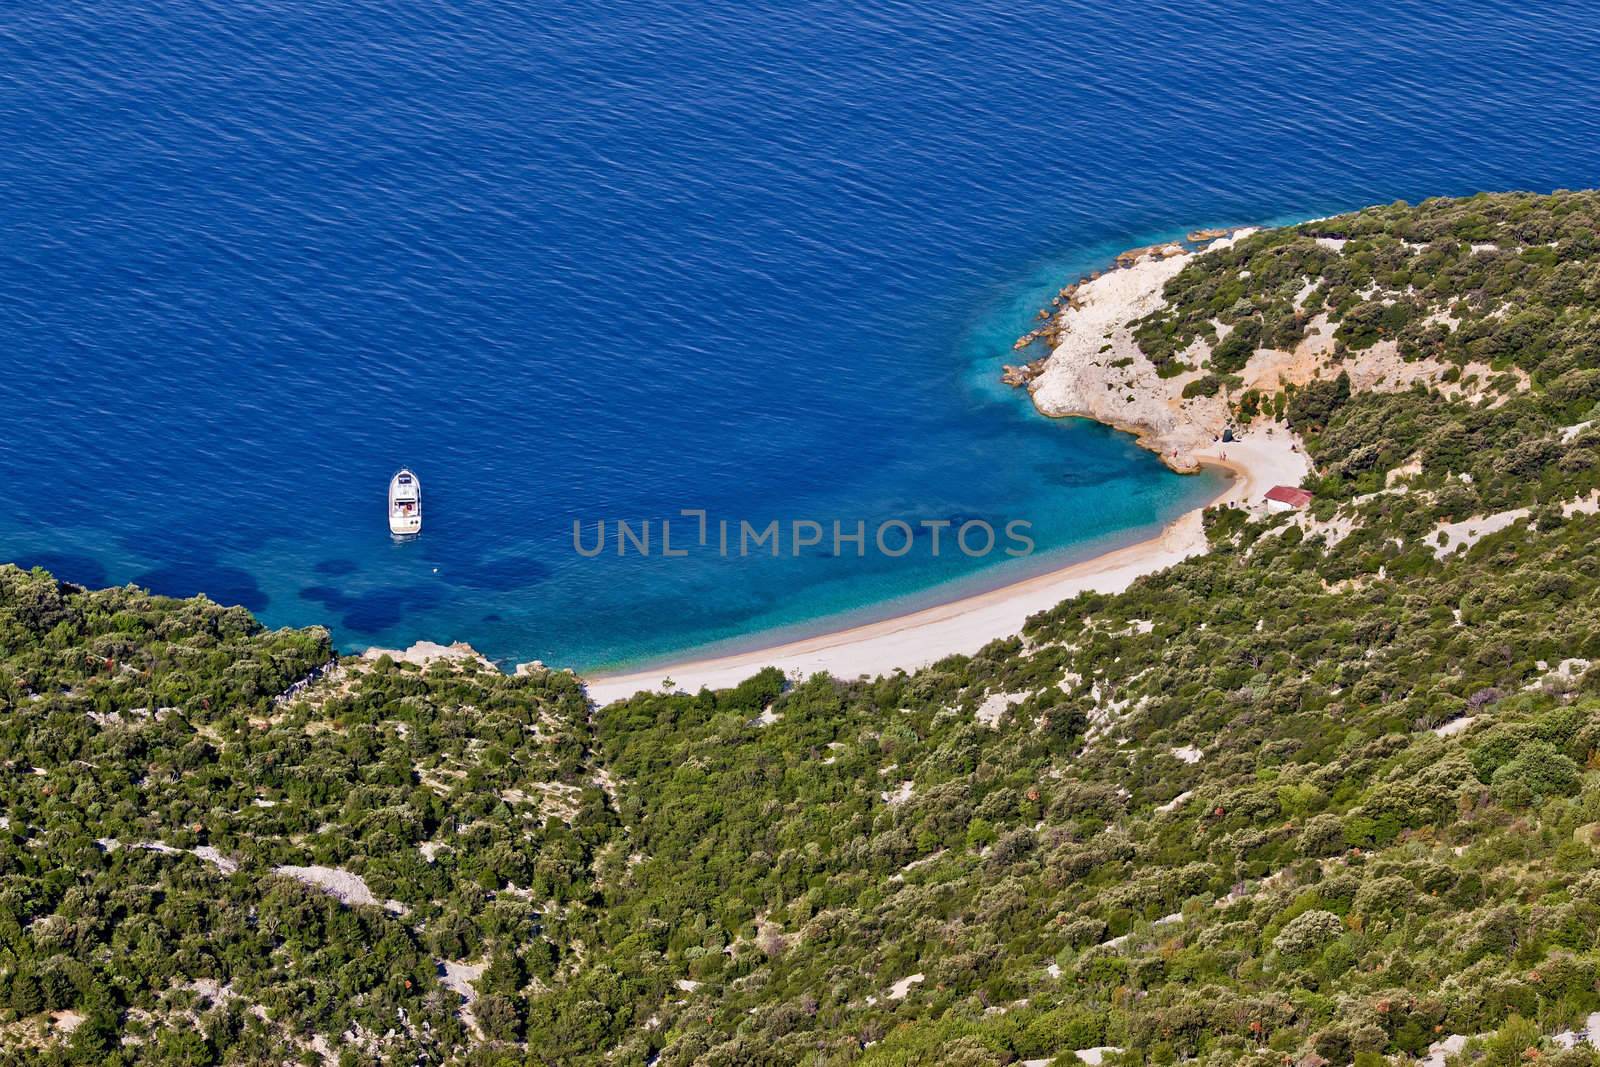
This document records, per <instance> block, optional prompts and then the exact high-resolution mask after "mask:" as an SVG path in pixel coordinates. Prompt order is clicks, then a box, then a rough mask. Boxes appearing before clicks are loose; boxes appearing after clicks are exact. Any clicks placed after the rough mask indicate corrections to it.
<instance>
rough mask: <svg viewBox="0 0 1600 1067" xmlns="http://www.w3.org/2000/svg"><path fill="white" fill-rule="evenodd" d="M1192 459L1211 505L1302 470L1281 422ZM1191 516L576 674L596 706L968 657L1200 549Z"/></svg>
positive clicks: (1290, 480) (1196, 513) (1251, 499)
mask: <svg viewBox="0 0 1600 1067" xmlns="http://www.w3.org/2000/svg"><path fill="white" fill-rule="evenodd" d="M1195 455H1196V458H1198V459H1200V460H1201V461H1202V462H1203V463H1204V464H1206V465H1208V466H1216V467H1223V468H1226V469H1227V470H1229V471H1231V472H1232V473H1233V475H1234V478H1233V481H1232V482H1231V483H1230V484H1229V486H1228V488H1227V489H1225V490H1224V491H1223V492H1222V493H1221V494H1220V495H1219V496H1218V497H1217V498H1216V500H1214V501H1212V503H1213V504H1220V503H1231V504H1239V505H1247V506H1248V505H1256V504H1259V502H1260V501H1261V498H1262V496H1263V494H1265V493H1266V491H1267V490H1268V489H1270V488H1272V487H1273V486H1274V485H1299V484H1300V480H1301V479H1302V478H1303V477H1304V476H1305V474H1306V470H1307V461H1306V457H1305V453H1304V451H1303V450H1301V449H1300V448H1299V447H1298V446H1297V445H1296V443H1295V441H1294V438H1293V437H1292V436H1291V435H1290V434H1289V433H1288V432H1287V431H1286V430H1284V429H1282V428H1281V427H1280V428H1279V429H1278V430H1277V431H1276V432H1273V433H1268V432H1267V431H1265V430H1255V431H1252V432H1250V433H1248V434H1245V435H1244V436H1243V437H1242V438H1241V439H1240V440H1238V441H1232V442H1229V443H1227V444H1218V445H1215V446H1213V447H1211V448H1207V449H1202V450H1197V451H1196V453H1195ZM1200 512H1201V509H1199V508H1196V509H1195V510H1193V511H1189V512H1186V513H1185V514H1184V515H1182V516H1181V517H1179V518H1178V519H1176V520H1174V521H1173V522H1171V523H1169V524H1168V525H1167V526H1166V527H1165V528H1164V529H1163V530H1162V531H1161V533H1159V534H1158V535H1156V536H1155V537H1152V538H1150V539H1149V540H1146V541H1141V542H1139V543H1138V544H1133V545H1128V546H1127V547H1125V548H1119V549H1117V550H1115V551H1113V552H1107V553H1105V554H1104V555H1101V556H1096V557H1094V558H1093V559H1088V560H1083V561H1081V562H1078V563H1074V564H1072V565H1070V566H1067V567H1062V568H1061V569H1059V570H1056V571H1051V572H1049V573H1047V574H1041V575H1037V576H1035V577H1032V578H1028V579H1025V580H1023V581H1020V582H1015V583H1013V584H1011V585H1007V586H1002V587H1001V588H999V589H993V590H990V591H989V592H986V593H978V594H974V595H973V596H968V597H962V598H961V599H959V600H953V601H950V602H949V603H947V604H938V605H935V606H933V607H930V608H923V609H922V610H920V611H915V612H911V613H909V614H906V615H901V616H897V617H895V618H891V619H884V620H882V621H879V622H873V623H866V624H863V625H860V626H853V627H850V628H849V629H845V630H839V631H836V632H834V633H826V634H820V635H818V636H816V637H807V638H802V639H799V640H795V641H787V642H784V643H782V644H778V645H773V646H771V647H769V648H760V649H755V650H753V651H749V652H738V653H733V654H730V655H726V656H717V657H712V658H707V659H691V660H686V661H684V662H681V663H671V664H665V665H662V666H659V667H651V668H648V669H646V670H638V671H631V672H628V673H624V674H610V675H606V674H599V675H594V676H591V677H589V678H587V679H586V685H587V687H588V691H589V697H590V699H591V700H593V701H594V702H595V703H596V704H600V705H604V704H609V703H611V702H612V701H614V700H621V699H623V698H625V697H629V696H632V695H633V694H635V693H637V692H640V691H641V690H659V689H660V688H661V683H662V681H663V680H665V679H667V678H671V679H672V682H673V687H674V688H675V689H681V690H685V691H688V692H695V691H696V690H698V689H699V688H700V687H701V686H709V687H710V688H712V689H722V688H727V687H729V686H733V685H737V684H738V683H739V682H742V681H744V680H745V679H746V678H748V677H750V676H751V675H752V674H755V673H756V672H757V671H760V670H761V669H763V668H765V667H777V668H779V669H781V670H782V671H783V672H784V673H785V674H786V675H788V676H789V677H790V678H791V679H794V680H803V679H805V678H808V677H810V676H811V675H813V674H817V673H819V672H824V671H825V672H827V673H828V674H831V675H833V676H834V677H836V678H857V677H860V676H862V675H867V676H876V675H879V674H885V673H890V672H893V671H895V670H896V669H902V668H903V669H905V670H907V671H911V670H916V669H917V668H919V667H925V666H927V665H929V664H931V663H935V662H937V661H938V660H941V659H943V658H944V657H945V656H949V655H953V654H956V653H963V654H969V655H970V654H971V653H973V652H976V651H977V650H978V649H980V648H982V647H983V646H984V645H986V644H988V643H989V642H990V641H993V640H994V639H995V638H997V637H1007V636H1010V635H1012V634H1015V633H1019V632H1021V630H1022V624H1023V623H1024V622H1025V621H1026V620H1027V619H1028V617H1029V616H1030V615H1035V614H1037V613H1039V612H1041V611H1045V610H1047V609H1049V608H1053V607H1055V606H1056V605H1057V604H1059V603H1061V601H1063V600H1066V599H1068V598H1070V597H1073V596H1076V595H1077V594H1079V593H1082V592H1098V593H1117V592H1121V591H1122V590H1124V589H1126V588H1128V586H1130V585H1131V584H1133V582H1134V580H1135V579H1137V578H1140V577H1143V576H1144V575H1147V574H1153V573H1155V572H1157V571H1160V570H1164V569H1166V568H1167V567H1170V566H1172V565H1173V564H1175V563H1178V562H1179V561H1181V560H1184V559H1187V558H1189V557H1190V556H1194V555H1198V554H1200V553H1202V552H1204V551H1205V550H1206V538H1205V531H1204V529H1203V528H1202V526H1201V517H1200Z"/></svg>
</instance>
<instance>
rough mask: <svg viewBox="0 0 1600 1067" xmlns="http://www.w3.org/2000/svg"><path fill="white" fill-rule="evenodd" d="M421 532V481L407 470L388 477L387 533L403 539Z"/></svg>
mask: <svg viewBox="0 0 1600 1067" xmlns="http://www.w3.org/2000/svg"><path fill="white" fill-rule="evenodd" d="M421 532H422V482H421V481H420V480H419V479H418V478H417V476H416V475H415V474H413V473H411V472H410V471H409V470H400V471H397V472H396V473H395V476H394V477H393V478H390V479H389V533H390V534H391V535H392V536H394V537H396V538H399V539H402V540H405V539H408V538H412V537H416V536H417V535H418V534H420V533H421Z"/></svg>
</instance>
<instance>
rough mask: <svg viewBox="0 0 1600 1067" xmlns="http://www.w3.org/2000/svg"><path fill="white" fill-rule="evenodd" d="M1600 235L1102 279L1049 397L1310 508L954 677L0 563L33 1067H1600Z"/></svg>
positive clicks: (4, 1027) (1057, 353) (1319, 237)
mask: <svg viewBox="0 0 1600 1067" xmlns="http://www.w3.org/2000/svg"><path fill="white" fill-rule="evenodd" d="M1597 224H1600V195H1597V194H1595V193H1588V192H1584V193H1558V194H1555V195H1553V196H1532V195H1498V196H1480V197H1474V198H1471V199H1466V200H1435V201H1427V202H1425V203H1423V204H1420V205H1417V206H1407V205H1403V204H1395V205H1390V206H1386V207H1379V208H1372V209H1368V210H1366V211H1361V212H1357V213H1354V214H1350V215H1344V216H1340V217H1337V218H1332V219H1325V220H1320V221H1318V222H1315V223H1308V224H1305V225H1302V226H1296V227H1289V228H1285V229H1281V230H1269V231H1262V232H1258V233H1253V234H1246V235H1235V237H1232V238H1227V239H1224V240H1225V243H1224V244H1222V245H1221V246H1219V247H1216V248H1214V249H1212V250H1210V251H1203V252H1195V253H1193V254H1185V255H1183V256H1181V257H1180V256H1178V255H1173V256H1171V257H1166V258H1163V257H1160V256H1157V257H1148V256H1147V257H1144V258H1143V259H1136V261H1135V262H1134V264H1133V266H1132V267H1130V268H1128V270H1126V271H1117V272H1112V274H1110V275H1104V276H1102V278H1101V279H1097V280H1095V281H1093V282H1091V283H1088V284H1086V285H1084V286H1081V287H1079V288H1078V289H1077V290H1076V291H1075V292H1074V293H1072V294H1070V295H1069V296H1068V297H1065V298H1063V302H1062V303H1063V306H1064V307H1065V310H1064V311H1063V312H1062V313H1061V314H1059V315H1055V316H1052V318H1051V322H1050V323H1049V324H1048V325H1049V326H1050V327H1051V332H1052V334H1053V338H1052V339H1053V340H1054V344H1053V345H1052V346H1051V348H1050V350H1049V352H1048V353H1046V354H1044V355H1042V356H1041V358H1040V360H1036V361H1035V364H1034V365H1033V366H1032V367H1030V368H1029V369H1028V370H1027V371H1026V372H1025V373H1020V374H1018V375H1016V376H1015V377H1017V378H1018V380H1023V379H1025V380H1026V381H1027V383H1028V385H1029V386H1030V387H1031V388H1032V389H1033V390H1034V397H1035V400H1036V401H1037V402H1038V403H1039V405H1040V406H1041V407H1042V408H1044V409H1045V410H1046V411H1049V412H1052V413H1057V414H1068V413H1081V414H1087V415H1090V416H1091V417H1095V418H1103V419H1105V420H1107V421H1112V422H1116V423H1117V424H1119V425H1123V426H1125V427H1127V428H1129V429H1132V430H1135V431H1137V432H1140V433H1141V434H1142V435H1143V436H1144V438H1145V440H1146V441H1147V443H1149V444H1150V445H1151V447H1153V448H1156V449H1158V450H1159V451H1161V452H1163V453H1164V454H1167V455H1168V456H1169V458H1172V459H1173V461H1174V462H1175V463H1176V464H1177V465H1180V466H1181V465H1182V464H1183V463H1184V461H1185V453H1186V452H1188V453H1190V454H1191V455H1192V453H1193V452H1194V451H1196V450H1200V449H1204V448H1206V447H1208V442H1207V437H1208V436H1212V437H1215V436H1220V435H1221V431H1224V430H1227V429H1229V428H1230V427H1234V428H1237V430H1238V431H1239V433H1240V434H1241V435H1253V434H1259V435H1262V436H1265V435H1266V434H1267V433H1268V431H1269V430H1270V431H1271V432H1272V437H1273V439H1274V440H1285V441H1298V442H1299V443H1300V444H1299V446H1298V447H1301V448H1303V450H1304V453H1305V455H1306V456H1307V457H1308V459H1309V461H1310V464H1311V468H1312V473H1311V474H1309V475H1307V477H1306V479H1305V481H1304V484H1303V485H1302V486H1300V487H1298V488H1301V489H1304V490H1307V491H1309V494H1310V499H1309V501H1308V500H1307V499H1306V493H1294V492H1285V493H1281V494H1278V496H1279V497H1280V498H1282V503H1281V506H1280V507H1278V508H1268V507H1265V506H1256V504H1257V502H1256V501H1243V502H1241V503H1242V504H1243V505H1244V506H1232V505H1228V506H1220V507H1216V508H1213V509H1210V510H1208V512H1207V513H1206V514H1205V516H1204V535H1205V538H1206V541H1207V545H1208V548H1209V551H1207V552H1206V553H1205V554H1203V555H1198V556H1193V557H1191V558H1188V559H1186V560H1183V561H1182V562H1179V563H1177V564H1176V565H1174V566H1171V567H1170V568H1168V569H1166V570H1164V571H1161V572H1159V573H1157V574H1154V575H1150V576H1147V577H1144V578H1141V579H1139V580H1137V581H1134V582H1132V583H1131V585H1129V586H1128V587H1127V588H1126V589H1124V590H1123V591H1121V592H1117V593H1106V592H1086V593H1082V594H1080V595H1077V596H1075V597H1073V598H1072V599H1069V600H1066V601H1065V602H1063V603H1061V604H1060V605H1059V606H1056V607H1053V608H1051V609H1049V610H1047V611H1044V612H1041V613H1039V614H1037V615H1035V616H1034V617H1033V618H1031V619H1030V620H1029V621H1028V623H1027V625H1026V627H1025V628H1024V630H1023V632H1022V633H1021V634H1020V635H1018V636H1012V637H1006V638H1003V639H1000V640H996V641H994V642H992V643H990V644H988V645H987V646H985V647H983V648H982V649H981V650H979V651H977V652H976V654H974V655H970V656H965V655H963V656H951V657H948V658H946V659H943V660H941V661H940V662H938V663H936V664H934V665H932V666H929V667H926V668H924V669H922V670H918V671H915V672H911V673H905V672H900V673H895V674H888V675H884V676H881V677H877V678H873V679H870V680H843V679H839V678H835V677H830V676H827V675H819V676H816V677H812V678H810V679H808V680H805V681H802V682H798V683H796V682H793V681H792V680H789V679H786V678H785V677H784V675H783V673H782V672H781V671H778V670H768V671H764V672H761V673H759V674H756V675H755V676H754V677H751V678H749V679H748V680H746V681H744V682H742V683H741V684H739V685H737V686H734V687H731V688H726V689H721V690H719V691H711V690H705V691H701V692H698V693H689V692H681V691H680V692H671V693H663V692H659V691H658V692H649V693H641V694H638V695H635V696H632V697H631V698H629V699H626V700H621V701H617V702H613V703H609V704H607V705H605V706H602V707H595V706H594V705H593V704H592V703H591V702H590V701H589V700H588V699H587V695H586V693H585V691H584V689H583V687H582V685H581V683H580V680H579V679H577V678H575V677H573V676H572V675H570V674H568V673H566V672H560V671H546V670H542V669H534V668H530V669H527V670H524V671H519V673H518V674H517V675H515V676H507V675H504V674H502V673H500V672H498V671H495V670H493V669H489V668H487V667H485V665H484V664H483V663H482V662H480V661H479V659H478V658H477V657H476V656H475V655H473V654H472V653H471V652H470V650H467V649H463V648H441V647H438V646H432V647H419V648H417V649H414V650H412V651H411V652H409V653H408V654H405V655H384V654H374V655H371V656H367V657H362V658H354V657H345V658H338V657H336V656H335V655H334V652H333V648H332V644H331V641H330V637H329V635H328V634H327V632H326V631H323V630H319V629H309V630H299V631H276V632H268V631H265V630H263V629H262V628H261V627H260V626H259V625H258V624H256V623H255V622H254V620H252V619H251V617H250V616H249V615H248V614H247V613H246V612H244V611H242V610H240V609H237V608H224V607H219V606H217V605H215V604H212V603H210V602H208V601H206V600H204V599H199V598H197V599H194V600H170V599H166V598H161V597H152V596H149V595H147V594H145V593H143V592H140V591H138V590H134V589H109V590H100V591H89V590H84V589H80V588H77V587H74V586H71V585H65V584H63V583H60V582H58V581H56V580H55V579H54V578H52V577H51V576H49V575H47V574H45V573H43V572H40V571H34V572H31V573H27V572H22V571H20V570H17V569H16V568H11V567H5V568H0V1050H3V1052H0V1058H3V1059H6V1060H8V1061H13V1062H52V1061H54V1062H84V1063H116V1062H160V1063H167V1062H185V1063H207V1062H231V1063H241V1062H251V1063H254V1062H286V1061H306V1062H317V1061H319V1060H321V1061H325V1062H330V1063H332V1062H352V1063H365V1062H374V1063H376V1062H416V1061H426V1062H443V1061H450V1062H465V1063H483V1064H489V1063H495V1064H499V1063H539V1064H545V1063H562V1064H569V1063H570V1064H596V1065H599V1064H644V1063H651V1062H654V1063H658V1064H662V1065H667V1067H679V1065H688V1064H707V1065H723V1064H726V1065H737V1064H789V1063H806V1064H817V1065H824V1064H825V1065H834V1064H838V1065H844V1064H862V1065H874V1067H885V1065H905V1064H952V1065H990V1064H993V1065H1000V1064H1008V1063H1016V1062H1024V1063H1033V1064H1043V1063H1060V1064H1077V1063H1105V1064H1116V1063H1129V1064H1133V1063H1137V1064H1145V1063H1160V1064H1167V1063H1175V1062H1195V1063H1200V1064H1205V1065H1215V1067H1221V1065H1233V1064H1251V1065H1260V1067H1282V1065H1283V1064H1285V1063H1293V1064H1301V1065H1307V1067H1310V1065H1316V1064H1349V1063H1357V1064H1361V1065H1363V1067H1369V1065H1373V1067H1375V1065H1377V1064H1381V1063H1390V1064H1405V1063H1411V1062H1416V1061H1423V1062H1428V1063H1431V1064H1445V1063H1447V1062H1452V1061H1453V1062H1456V1063H1461V1064H1469V1063H1470V1064H1484V1065H1486V1067H1504V1065H1510V1064H1513V1063H1527V1062H1533V1061H1538V1062H1541V1063H1557V1064H1594V1063H1597V1062H1600V1058H1597V1054H1596V1050H1595V1049H1594V1048H1593V1047H1592V1045H1591V1044H1589V1038H1590V1035H1593V1034H1594V1032H1595V1031H1596V1029H1600V1016H1597V1014H1596V1013H1600V992H1597V989H1600V986H1597V982H1600V945H1597V931H1600V834H1597V830H1600V770H1597V769H1596V767H1597V764H1600V757H1597V750H1600V670H1595V669H1591V661H1600V562H1597V560H1596V556H1595V553H1594V545H1595V541H1596V535H1597V534H1600V515H1597V514H1596V511H1597V505H1600V424H1597V422H1596V420H1597V419H1600V239H1597V236H1596V235H1597ZM1141 269H1154V270H1158V271H1159V272H1160V273H1162V274H1163V275H1164V276H1163V277H1160V278H1159V281H1158V283H1157V285H1156V287H1155V288H1154V289H1152V290H1151V292H1152V293H1153V294H1154V297H1153V298H1152V299H1148V300H1144V299H1141V302H1139V303H1138V304H1137V305H1136V306H1133V307H1132V310H1135V311H1137V312H1138V314H1137V315H1122V314H1118V315H1114V316H1107V317H1103V318H1095V319H1093V320H1092V323H1093V329H1092V330H1088V329H1087V328H1088V326H1089V324H1090V323H1091V319H1090V316H1094V315H1097V314H1098V312H1097V311H1096V308H1097V306H1098V305H1099V302H1100V300H1101V297H1102V296H1104V295H1107V294H1108V293H1109V292H1110V290H1111V289H1113V288H1115V287H1117V286H1125V285H1128V284H1129V278H1128V277H1122V278H1118V275H1129V276H1133V275H1134V274H1135V272H1137V271H1139V270H1141ZM1107 278H1110V279H1113V281H1112V282H1110V283H1107V284H1106V285H1105V286H1101V284H1100V283H1101V282H1102V281H1104V280H1105V279H1107ZM1074 302H1075V303H1076V305H1077V306H1076V307H1074V306H1072V305H1073V303H1074ZM1085 331H1087V332H1085ZM1094 331H1098V332H1099V335H1098V336H1097V337H1088V332H1094ZM1086 338H1087V339H1086ZM1124 361H1126V362H1124ZM1096 383H1098V384H1099V386H1100V388H1098V389H1096V388H1094V386H1095V384H1096ZM1102 394H1103V395H1102ZM1218 445H1219V442H1217V441H1215V440H1212V441H1211V442H1210V446H1211V447H1216V446H1218ZM1173 453H1177V455H1176V456H1173V455H1172V454H1173ZM1289 488H1296V487H1289Z"/></svg>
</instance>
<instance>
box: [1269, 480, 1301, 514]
mask: <svg viewBox="0 0 1600 1067" xmlns="http://www.w3.org/2000/svg"><path fill="white" fill-rule="evenodd" d="M1267 499H1268V500H1276V501H1277V502H1278V503H1280V504H1288V505H1289V506H1290V507H1292V508H1303V507H1305V506H1306V505H1307V504H1309V503H1311V494H1310V493H1309V492H1307V491H1306V490H1304V489H1296V488H1294V487H1293V486H1288V485H1275V486H1273V487H1272V488H1271V489H1268V490H1267Z"/></svg>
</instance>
